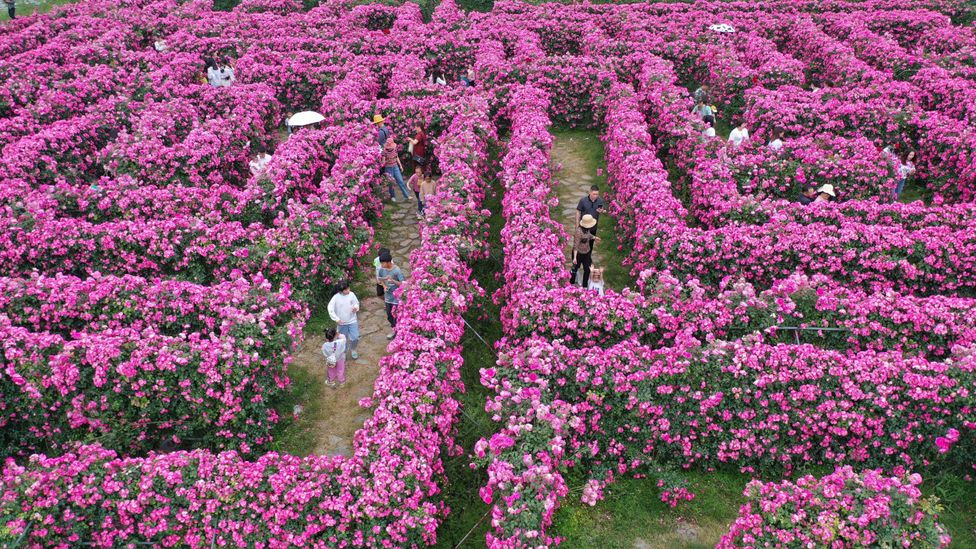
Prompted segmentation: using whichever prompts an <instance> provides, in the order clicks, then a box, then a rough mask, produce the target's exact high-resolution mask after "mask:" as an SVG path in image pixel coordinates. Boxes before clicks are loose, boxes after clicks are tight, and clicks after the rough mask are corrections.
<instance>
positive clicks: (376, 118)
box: [373, 113, 386, 124]
mask: <svg viewBox="0 0 976 549" xmlns="http://www.w3.org/2000/svg"><path fill="white" fill-rule="evenodd" d="M384 120H386V119H385V118H383V115H382V114H379V113H377V114H374V115H373V124H379V123H380V122H382V121H384Z"/></svg>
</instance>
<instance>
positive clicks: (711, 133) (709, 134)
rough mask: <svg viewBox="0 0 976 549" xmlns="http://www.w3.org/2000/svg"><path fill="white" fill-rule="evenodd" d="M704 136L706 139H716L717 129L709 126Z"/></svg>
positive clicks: (703, 133)
mask: <svg viewBox="0 0 976 549" xmlns="http://www.w3.org/2000/svg"><path fill="white" fill-rule="evenodd" d="M702 135H704V136H705V137H715V127H714V126H712V125H711V124H708V125H707V126H706V127H705V131H703V132H702Z"/></svg>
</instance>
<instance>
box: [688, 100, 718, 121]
mask: <svg viewBox="0 0 976 549" xmlns="http://www.w3.org/2000/svg"><path fill="white" fill-rule="evenodd" d="M691 112H693V113H695V114H697V115H698V116H700V117H701V119H702V121H704V122H705V123H706V124H714V123H715V115H714V113H712V108H711V107H710V106H708V105H706V104H705V103H702V102H701V101H699V102H698V104H697V105H695V108H694V109H692V110H691Z"/></svg>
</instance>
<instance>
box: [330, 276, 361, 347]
mask: <svg viewBox="0 0 976 549" xmlns="http://www.w3.org/2000/svg"><path fill="white" fill-rule="evenodd" d="M338 290H339V291H338V292H336V294H335V295H333V296H332V299H330V300H329V306H328V310H329V318H331V319H332V321H333V322H335V323H336V324H337V329H338V331H339V333H340V334H342V335H343V336H345V338H346V345H347V346H348V347H349V351H350V353H351V354H352V359H353V360H356V359H357V358H359V353H357V352H356V347H358V346H359V314H358V313H359V298H357V297H356V294H354V293H352V290H351V289H350V288H349V281H348V280H341V281H339V285H338Z"/></svg>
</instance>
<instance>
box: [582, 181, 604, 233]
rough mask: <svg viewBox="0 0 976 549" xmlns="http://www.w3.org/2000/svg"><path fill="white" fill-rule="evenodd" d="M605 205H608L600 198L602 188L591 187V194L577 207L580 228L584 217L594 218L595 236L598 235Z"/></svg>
mask: <svg viewBox="0 0 976 549" xmlns="http://www.w3.org/2000/svg"><path fill="white" fill-rule="evenodd" d="M605 205H606V203H604V202H603V199H602V198H600V187H597V186H596V185H592V186H590V192H589V193H588V194H587V195H586V196H584V197H583V198H581V199H580V201H579V204H577V205H576V225H577V226H579V224H580V220H581V219H582V218H583V216H584V215H589V216H591V217H592V218H593V234H596V224H597V223H599V222H600V214H601V213H603V207H604V206H605Z"/></svg>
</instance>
